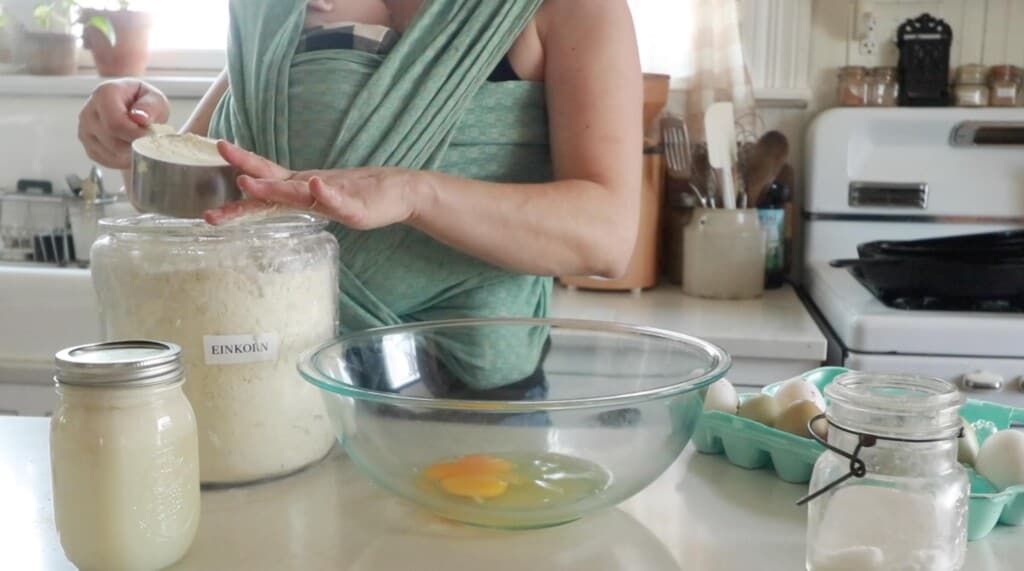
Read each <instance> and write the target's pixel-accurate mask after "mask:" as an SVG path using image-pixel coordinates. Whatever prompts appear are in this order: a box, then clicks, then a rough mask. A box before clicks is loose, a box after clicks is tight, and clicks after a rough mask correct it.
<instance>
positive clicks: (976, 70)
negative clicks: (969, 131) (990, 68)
mask: <svg viewBox="0 0 1024 571" xmlns="http://www.w3.org/2000/svg"><path fill="white" fill-rule="evenodd" d="M986 75H987V69H986V68H985V66H983V65H979V64H976V63H974V64H968V65H962V66H960V68H959V69H957V71H956V84H955V85H954V87H953V97H954V99H955V100H956V104H957V106H959V107H985V106H986V105H988V100H989V92H988V85H986Z"/></svg>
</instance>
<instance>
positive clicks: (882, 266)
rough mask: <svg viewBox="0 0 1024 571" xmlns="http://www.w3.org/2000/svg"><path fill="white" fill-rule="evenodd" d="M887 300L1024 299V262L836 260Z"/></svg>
mask: <svg viewBox="0 0 1024 571" xmlns="http://www.w3.org/2000/svg"><path fill="white" fill-rule="evenodd" d="M832 265H833V266H835V267H846V268H850V269H851V271H852V272H853V275H854V276H855V277H856V278H857V279H859V280H860V281H861V282H862V283H864V285H865V286H867V287H868V289H870V290H871V291H872V292H873V293H874V294H875V295H876V296H878V297H880V298H881V299H882V300H883V301H888V300H892V299H895V298H942V299H949V300H953V301H957V300H959V301H989V300H1006V301H1014V302H1019V301H1021V300H1024V260H1018V261H1000V262H998V263H991V262H989V261H986V260H971V261H969V260H966V259H956V258H947V259H942V258H938V257H932V256H929V257H920V258H915V257H902V258H899V257H874V258H861V259H859V260H835V261H833V262H832Z"/></svg>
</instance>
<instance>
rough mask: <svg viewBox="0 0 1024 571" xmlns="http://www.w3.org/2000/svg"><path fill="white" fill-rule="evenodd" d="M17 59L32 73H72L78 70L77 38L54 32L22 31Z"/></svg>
mask: <svg viewBox="0 0 1024 571" xmlns="http://www.w3.org/2000/svg"><path fill="white" fill-rule="evenodd" d="M19 40H20V41H19V42H18V44H19V45H18V46H17V47H18V56H19V57H18V59H19V60H20V61H21V62H23V63H24V64H25V72H26V73H30V74H33V75H72V74H74V73H75V72H76V71H78V38H77V37H75V36H74V35H72V34H58V33H54V32H23V33H22V34H21V35H20V37H19Z"/></svg>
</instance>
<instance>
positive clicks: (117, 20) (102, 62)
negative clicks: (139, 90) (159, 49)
mask: <svg viewBox="0 0 1024 571" xmlns="http://www.w3.org/2000/svg"><path fill="white" fill-rule="evenodd" d="M116 4H117V8H116V9H96V8H82V9H81V17H80V19H79V21H80V22H81V23H82V24H83V25H85V29H84V30H83V31H82V43H83V45H84V47H85V48H86V49H88V50H90V51H92V57H93V60H94V61H95V63H96V71H97V72H98V73H99V74H100V75H101V76H103V77H125V76H140V75H142V74H143V73H144V72H145V71H146V65H147V64H148V63H149V32H150V29H151V28H152V27H153V17H152V15H151V14H149V13H148V12H142V11H139V10H132V9H131V4H132V2H131V0H117V1H116ZM97 22H101V23H102V22H106V23H107V24H108V27H107V28H104V27H103V26H102V25H97V24H96V23H97Z"/></svg>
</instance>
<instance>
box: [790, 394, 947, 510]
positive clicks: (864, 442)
mask: <svg viewBox="0 0 1024 571" xmlns="http://www.w3.org/2000/svg"><path fill="white" fill-rule="evenodd" d="M819 420H825V422H827V423H828V424H829V426H831V427H833V428H838V429H839V430H842V431H843V432H846V433H849V434H853V435H856V436H857V446H855V447H854V448H853V453H852V454H851V453H849V452H847V451H845V450H842V449H840V448H837V447H835V446H832V445H831V444H829V443H828V442H827V441H825V439H823V438H822V437H821V436H819V435H818V433H817V432H815V431H814V429H813V428H812V426H813V425H814V423H815V422H818V421H819ZM807 430H808V432H810V433H811V437H812V438H814V440H816V441H817V442H818V443H819V444H821V445H822V446H824V447H825V448H827V449H828V450H830V451H831V452H834V453H836V454H838V455H840V456H842V457H843V458H847V459H849V460H850V471H849V472H847V473H846V474H843V475H842V476H840V477H839V478H836V479H835V480H833V481H832V482H830V483H828V484H826V485H825V486H823V487H822V488H821V489H819V490H816V491H814V492H812V493H810V494H808V495H806V496H804V497H802V498H800V499H799V500H797V502H796V505H798V506H802V505H804V504H806V503H808V502H810V501H811V500H813V499H815V498H817V497H819V496H821V495H823V494H825V493H826V492H828V491H830V490H832V489H833V488H835V487H836V486H839V485H840V484H842V483H843V482H845V481H847V480H849V479H850V478H863V477H864V476H865V475H867V473H868V470H867V465H866V464H864V460H861V459H860V456H859V455H860V451H861V450H862V449H864V448H871V447H873V446H874V445H875V444H877V443H878V441H879V440H890V441H893V442H914V443H926V442H941V441H943V440H948V438H931V439H927V440H914V439H909V438H890V437H882V436H876V435H874V434H865V433H863V432H857V431H854V430H850V429H848V428H843V427H842V426H839V425H837V424H836V423H834V422H832V421H831V420H829V418H828V415H826V414H825V413H821V414H819V415H817V416H815V417H814V418H812V419H810V420H808V421H807ZM963 436H964V429H963V427H960V432H958V433H957V435H956V437H957V438H963Z"/></svg>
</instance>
